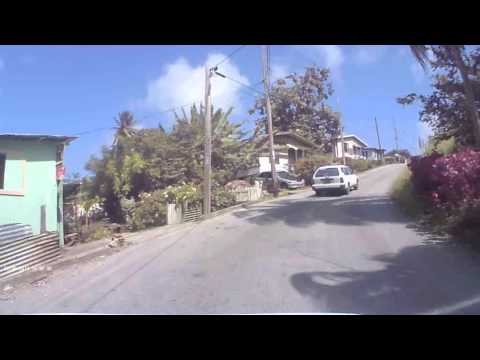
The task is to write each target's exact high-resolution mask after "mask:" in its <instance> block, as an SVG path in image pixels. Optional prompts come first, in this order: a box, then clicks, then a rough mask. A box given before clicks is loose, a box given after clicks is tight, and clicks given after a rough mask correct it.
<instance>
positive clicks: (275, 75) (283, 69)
mask: <svg viewBox="0 0 480 360" xmlns="http://www.w3.org/2000/svg"><path fill="white" fill-rule="evenodd" d="M289 74H290V72H289V71H288V66H286V65H281V64H272V74H271V82H272V83H273V82H274V81H276V80H278V79H281V78H284V77H286V76H288V75H289Z"/></svg>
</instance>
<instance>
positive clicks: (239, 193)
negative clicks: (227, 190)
mask: <svg viewBox="0 0 480 360" xmlns="http://www.w3.org/2000/svg"><path fill="white" fill-rule="evenodd" d="M231 191H232V193H233V194H234V195H235V201H236V202H237V203H242V202H246V201H257V200H260V198H261V197H262V183H261V182H259V181H255V185H254V186H250V187H244V188H237V189H233V190H231Z"/></svg>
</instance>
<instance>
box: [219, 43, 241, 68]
mask: <svg viewBox="0 0 480 360" xmlns="http://www.w3.org/2000/svg"><path fill="white" fill-rule="evenodd" d="M245 46H247V45H242V46H239V47H238V48H236V49H235V50H233V51H232V52H231V53H230V54H229V55H227V56H226V57H225V58H224V59H223V60H222V61H220V62H219V63H218V64H216V65H215V66H213V67H214V68H216V67H218V66H220V65H221V64H223V63H224V62H225V61H227V60H230V59H231V58H232V56H233V55H235V54H236V53H237V52H239V51H240V50H241V49H243V48H244V47H245Z"/></svg>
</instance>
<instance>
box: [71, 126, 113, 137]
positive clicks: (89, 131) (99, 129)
mask: <svg viewBox="0 0 480 360" xmlns="http://www.w3.org/2000/svg"><path fill="white" fill-rule="evenodd" d="M103 130H113V127H105V128H98V129H93V130H87V131H82V132H79V133H76V134H73V135H74V136H80V135H87V134H91V133H94V132H98V131H103Z"/></svg>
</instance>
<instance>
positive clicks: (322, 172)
mask: <svg viewBox="0 0 480 360" xmlns="http://www.w3.org/2000/svg"><path fill="white" fill-rule="evenodd" d="M338 175H339V174H338V168H326V169H318V170H317V172H316V174H315V177H323V176H338Z"/></svg>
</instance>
